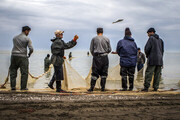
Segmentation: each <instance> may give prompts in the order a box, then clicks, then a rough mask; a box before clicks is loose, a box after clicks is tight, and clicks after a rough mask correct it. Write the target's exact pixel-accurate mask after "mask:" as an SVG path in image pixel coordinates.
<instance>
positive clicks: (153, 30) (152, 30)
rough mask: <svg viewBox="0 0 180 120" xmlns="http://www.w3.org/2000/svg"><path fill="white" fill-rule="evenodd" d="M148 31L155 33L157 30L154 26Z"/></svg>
mask: <svg viewBox="0 0 180 120" xmlns="http://www.w3.org/2000/svg"><path fill="white" fill-rule="evenodd" d="M148 32H154V33H155V32H156V31H155V29H154V28H149V29H148V31H147V33H148Z"/></svg>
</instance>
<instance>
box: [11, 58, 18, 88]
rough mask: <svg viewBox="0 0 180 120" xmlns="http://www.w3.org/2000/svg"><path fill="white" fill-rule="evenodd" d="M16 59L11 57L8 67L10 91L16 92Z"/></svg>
mask: <svg viewBox="0 0 180 120" xmlns="http://www.w3.org/2000/svg"><path fill="white" fill-rule="evenodd" d="M16 61H17V59H16V57H14V56H11V65H10V68H9V70H10V82H11V90H16V77H17V69H18V65H17V62H16Z"/></svg>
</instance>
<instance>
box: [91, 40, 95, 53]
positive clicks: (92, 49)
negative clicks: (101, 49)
mask: <svg viewBox="0 0 180 120" xmlns="http://www.w3.org/2000/svg"><path fill="white" fill-rule="evenodd" d="M90 52H91V54H92V55H94V39H92V40H91V45H90Z"/></svg>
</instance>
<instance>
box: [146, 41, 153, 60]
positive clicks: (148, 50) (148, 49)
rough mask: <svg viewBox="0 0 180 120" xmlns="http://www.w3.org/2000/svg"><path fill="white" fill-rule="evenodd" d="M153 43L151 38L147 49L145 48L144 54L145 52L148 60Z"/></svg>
mask: <svg viewBox="0 0 180 120" xmlns="http://www.w3.org/2000/svg"><path fill="white" fill-rule="evenodd" d="M151 41H152V40H151V38H149V39H148V41H147V43H146V45H145V48H144V52H145V54H146V57H147V58H148V56H149V54H150V51H151V47H152V43H151Z"/></svg>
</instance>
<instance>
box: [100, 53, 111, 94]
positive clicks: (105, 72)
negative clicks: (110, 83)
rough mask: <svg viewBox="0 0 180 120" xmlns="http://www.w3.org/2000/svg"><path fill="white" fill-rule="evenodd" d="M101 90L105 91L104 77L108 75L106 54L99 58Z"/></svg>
mask: <svg viewBox="0 0 180 120" xmlns="http://www.w3.org/2000/svg"><path fill="white" fill-rule="evenodd" d="M101 63H102V65H101V73H100V75H101V91H105V85H106V79H107V76H108V68H109V59H108V56H103V57H102V58H101Z"/></svg>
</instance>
